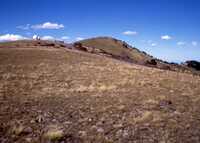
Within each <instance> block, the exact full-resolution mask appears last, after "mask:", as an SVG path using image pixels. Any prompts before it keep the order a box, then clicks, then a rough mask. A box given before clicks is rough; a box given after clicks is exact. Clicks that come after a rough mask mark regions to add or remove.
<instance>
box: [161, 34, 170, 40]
mask: <svg viewBox="0 0 200 143" xmlns="http://www.w3.org/2000/svg"><path fill="white" fill-rule="evenodd" d="M161 39H162V40H171V39H172V37H171V36H169V35H164V36H161Z"/></svg>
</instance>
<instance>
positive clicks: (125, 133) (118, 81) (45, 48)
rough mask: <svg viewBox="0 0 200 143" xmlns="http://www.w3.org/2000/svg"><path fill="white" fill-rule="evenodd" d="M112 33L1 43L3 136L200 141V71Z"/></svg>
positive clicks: (9, 139)
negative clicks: (162, 60)
mask: <svg viewBox="0 0 200 143" xmlns="http://www.w3.org/2000/svg"><path fill="white" fill-rule="evenodd" d="M106 40H108V42H110V43H109V44H108V45H113V48H109V47H110V46H108V48H105V46H107V45H104V46H103V45H101V44H102V43H101V42H100V44H99V43H98V42H99V40H95V42H96V41H97V44H91V42H87V41H88V40H86V41H80V42H81V43H83V47H81V50H80V49H79V50H77V48H80V47H79V46H80V45H78V46H77V47H73V45H72V44H63V43H62V42H50V41H17V42H11V43H10V42H9V43H2V44H0V142H2V143H13V142H16V143H22V142H23V143H30V142H33V143H38V142H41V143H48V142H55V143H58V142H59V143H63V142H66V143H79V142H97V143H99V142H100V143H101V142H102V143H103V142H109V143H122V142H144V143H155V142H160V143H163V142H170V143H173V142H174V143H175V142H182V143H187V142H193V143H195V142H196V143H197V142H199V132H200V126H199V124H200V120H199V119H200V111H199V108H200V104H199V103H200V102H199V101H200V87H199V84H200V77H199V76H196V75H194V74H190V73H185V72H176V71H172V70H163V69H160V68H157V67H156V68H155V67H150V66H144V65H143V63H139V62H140V61H145V60H150V59H151V58H152V57H150V56H149V55H147V54H144V53H143V54H142V53H140V52H139V51H138V50H136V49H133V50H132V49H131V48H129V47H126V48H123V49H122V48H121V46H118V45H121V42H119V43H118V41H117V42H116V43H115V44H113V42H112V40H113V39H106ZM100 41H101V40H100ZM103 41H105V40H104V39H103ZM92 43H93V41H92ZM103 43H104V42H103ZM97 45H98V46H97ZM99 45H100V46H99ZM81 46H82V45H81ZM96 46H97V47H96ZM92 47H93V48H95V49H93V48H92ZM115 47H119V49H118V48H116V49H115ZM84 48H86V49H85V50H83V49H84ZM92 49H93V52H92ZM98 49H101V50H98ZM124 49H125V50H124ZM88 50H89V52H88ZM90 50H91V51H90ZM102 50H103V53H102ZM128 51H130V53H129V52H128ZM131 51H133V52H131ZM98 52H100V54H99V53H98ZM122 52H124V53H125V54H124V55H126V56H129V57H130V58H131V59H133V60H134V62H127V61H125V60H124V59H123V60H119V58H117V57H116V56H114V57H115V58H113V57H112V55H117V56H121V53H122ZM108 53H109V54H112V55H111V56H108V55H109V54H108ZM134 54H136V55H137V56H133V55H134ZM135 57H137V58H135ZM120 58H121V57H120Z"/></svg>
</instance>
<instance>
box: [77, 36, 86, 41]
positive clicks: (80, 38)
mask: <svg viewBox="0 0 200 143" xmlns="http://www.w3.org/2000/svg"><path fill="white" fill-rule="evenodd" d="M81 40H84V38H82V37H77V38H76V41H81Z"/></svg>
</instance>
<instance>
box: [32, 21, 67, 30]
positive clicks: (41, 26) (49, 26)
mask: <svg viewBox="0 0 200 143" xmlns="http://www.w3.org/2000/svg"><path fill="white" fill-rule="evenodd" d="M31 28H32V29H62V28H64V25H63V24H58V23H51V22H45V23H43V24H37V25H32V26H31Z"/></svg>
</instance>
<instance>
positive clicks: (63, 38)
mask: <svg viewBox="0 0 200 143" xmlns="http://www.w3.org/2000/svg"><path fill="white" fill-rule="evenodd" d="M69 39H70V37H68V36H63V37H61V40H69Z"/></svg>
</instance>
